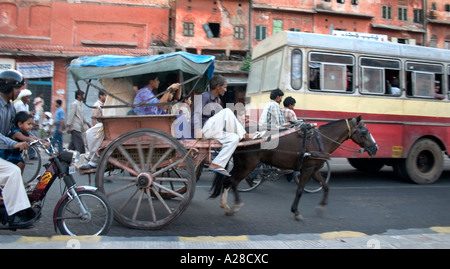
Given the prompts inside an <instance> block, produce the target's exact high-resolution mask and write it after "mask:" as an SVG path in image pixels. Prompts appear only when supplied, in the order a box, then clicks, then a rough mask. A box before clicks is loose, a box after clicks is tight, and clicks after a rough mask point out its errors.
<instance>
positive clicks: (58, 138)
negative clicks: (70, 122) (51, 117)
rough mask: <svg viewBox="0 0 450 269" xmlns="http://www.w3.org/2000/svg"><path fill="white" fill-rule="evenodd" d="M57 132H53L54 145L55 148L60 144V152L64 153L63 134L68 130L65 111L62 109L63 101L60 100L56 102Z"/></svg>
mask: <svg viewBox="0 0 450 269" xmlns="http://www.w3.org/2000/svg"><path fill="white" fill-rule="evenodd" d="M55 106H56V112H55V121H54V123H55V130H54V132H53V140H52V145H53V146H55V145H56V143H58V152H62V151H63V132H64V130H65V129H66V125H65V122H64V120H65V118H64V110H63V109H62V107H61V106H62V101H61V100H60V99H58V100H56V101H55Z"/></svg>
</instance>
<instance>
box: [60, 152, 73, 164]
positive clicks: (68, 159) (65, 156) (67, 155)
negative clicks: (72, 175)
mask: <svg viewBox="0 0 450 269" xmlns="http://www.w3.org/2000/svg"><path fill="white" fill-rule="evenodd" d="M73 155H74V154H73V152H70V151H63V152H60V153H59V154H58V159H59V160H60V161H62V162H65V163H68V164H70V163H72V158H73Z"/></svg>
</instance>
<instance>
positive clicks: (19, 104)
mask: <svg viewBox="0 0 450 269" xmlns="http://www.w3.org/2000/svg"><path fill="white" fill-rule="evenodd" d="M30 96H31V91H30V90H28V89H23V90H21V91H20V93H19V96H17V99H16V102H15V103H14V108H15V109H16V113H17V112H20V111H25V112H28V113H29V112H30V106H29V103H30Z"/></svg>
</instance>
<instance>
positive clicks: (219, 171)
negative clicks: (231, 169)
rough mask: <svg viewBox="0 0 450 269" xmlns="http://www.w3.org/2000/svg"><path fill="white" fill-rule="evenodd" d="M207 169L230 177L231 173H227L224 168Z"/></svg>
mask: <svg viewBox="0 0 450 269" xmlns="http://www.w3.org/2000/svg"><path fill="white" fill-rule="evenodd" d="M209 171H213V172H215V173H219V174H221V175H224V176H226V177H231V175H230V174H229V173H228V171H227V170H225V169H224V168H216V169H213V168H209Z"/></svg>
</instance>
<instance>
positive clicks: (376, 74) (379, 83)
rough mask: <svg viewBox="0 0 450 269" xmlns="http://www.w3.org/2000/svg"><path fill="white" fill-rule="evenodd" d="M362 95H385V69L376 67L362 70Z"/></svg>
mask: <svg viewBox="0 0 450 269" xmlns="http://www.w3.org/2000/svg"><path fill="white" fill-rule="evenodd" d="M361 74H362V87H361V92H362V93H377V94H383V93H384V81H385V79H384V69H382V68H374V67H363V68H362V72H361Z"/></svg>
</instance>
